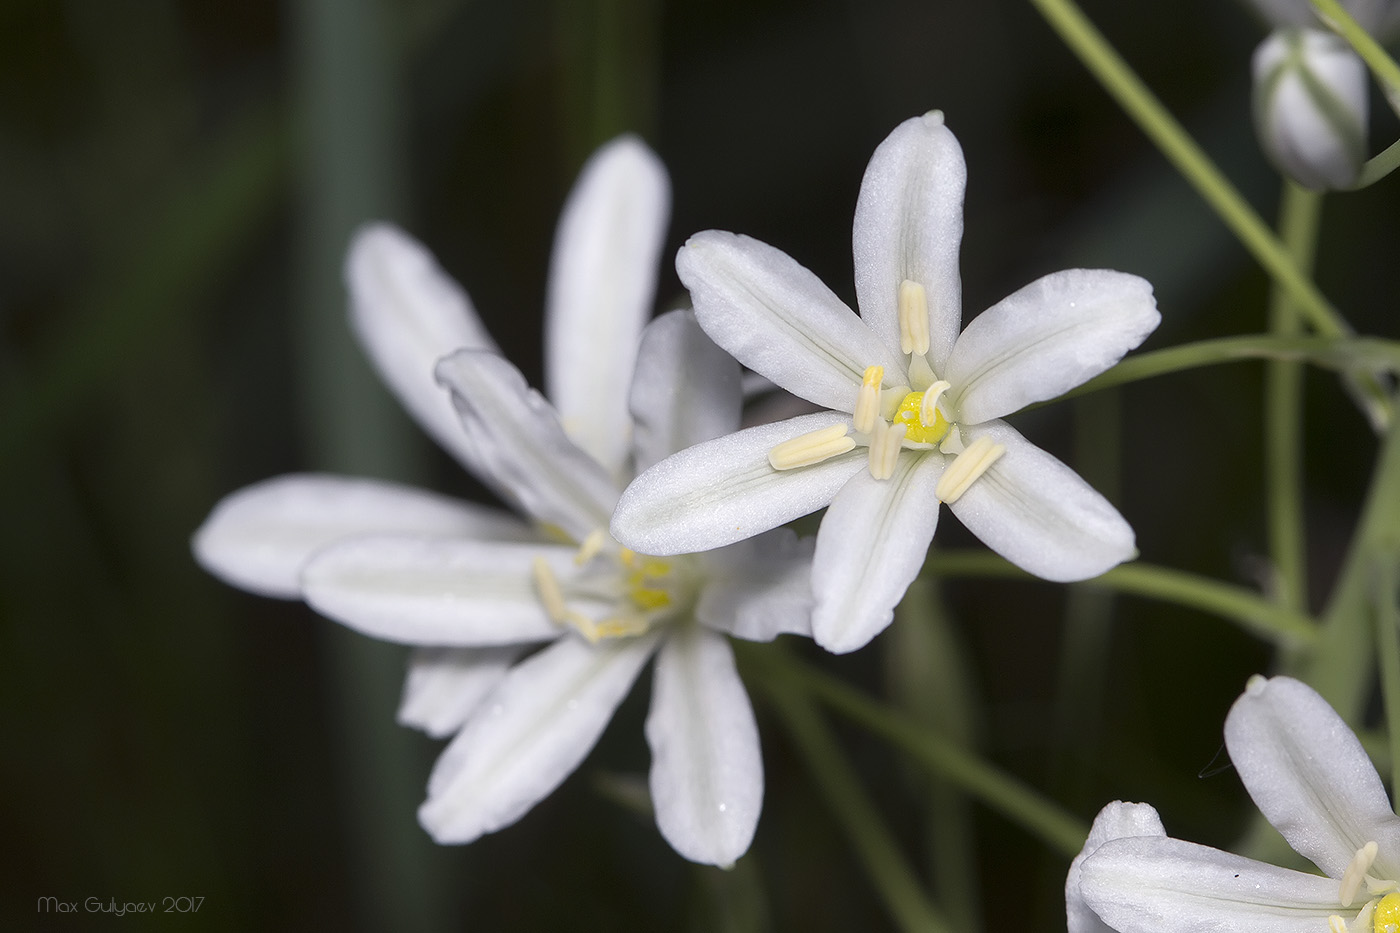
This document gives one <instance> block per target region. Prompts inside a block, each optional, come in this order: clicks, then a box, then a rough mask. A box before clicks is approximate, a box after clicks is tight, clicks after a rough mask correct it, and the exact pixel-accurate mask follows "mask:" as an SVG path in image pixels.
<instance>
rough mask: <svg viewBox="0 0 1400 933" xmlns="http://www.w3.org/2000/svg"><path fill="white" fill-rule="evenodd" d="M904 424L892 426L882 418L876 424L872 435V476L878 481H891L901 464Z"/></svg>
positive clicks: (905, 426) (898, 423)
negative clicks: (895, 470)
mask: <svg viewBox="0 0 1400 933" xmlns="http://www.w3.org/2000/svg"><path fill="white" fill-rule="evenodd" d="M907 427H908V426H907V425H905V424H904V423H903V422H896V423H895V424H890V423H889V422H888V421H886V420H885V419H883V418H881V419H879V420H877V421H876V422H875V430H874V431H872V432H871V434H870V475H871V476H873V477H875V478H876V479H889V478H890V477H891V476H893V475H894V466H895V464H896V463H898V462H899V450H900V448H901V447H902V446H904V432H905V431H906V430H907Z"/></svg>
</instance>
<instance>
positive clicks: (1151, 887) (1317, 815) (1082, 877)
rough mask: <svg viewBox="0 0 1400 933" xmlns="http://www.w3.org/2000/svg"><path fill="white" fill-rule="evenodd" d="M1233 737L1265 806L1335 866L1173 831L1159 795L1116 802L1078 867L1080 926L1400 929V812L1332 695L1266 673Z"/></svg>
mask: <svg viewBox="0 0 1400 933" xmlns="http://www.w3.org/2000/svg"><path fill="white" fill-rule="evenodd" d="M1225 745H1226V747H1227V748H1228V749H1229V752H1230V760H1231V761H1232V762H1234V765H1235V769H1236V771H1238V772H1239V775H1240V780H1242V781H1243V782H1244V786H1245V788H1246V789H1247V790H1248V791H1249V794H1250V796H1251V797H1252V798H1254V802H1255V803H1256V804H1257V805H1258V807H1259V809H1260V811H1261V812H1262V813H1263V814H1264V816H1265V817H1266V818H1267V819H1268V821H1269V822H1270V823H1272V824H1273V825H1274V827H1275V828H1276V829H1278V831H1279V832H1280V833H1282V834H1283V837H1284V838H1285V839H1287V840H1288V843H1289V845H1291V846H1292V847H1293V848H1294V849H1295V850H1297V851H1298V852H1299V853H1300V854H1302V855H1304V856H1306V857H1307V858H1308V859H1309V860H1310V861H1311V862H1312V863H1313V864H1314V865H1316V866H1317V867H1318V868H1319V869H1321V870H1322V871H1323V872H1324V873H1325V877H1324V876H1322V875H1313V874H1308V873H1306V872H1300V871H1294V870H1292V869H1287V868H1279V867H1278V866H1275V865H1270V864H1267V863H1265V862H1258V861H1255V860H1253V859H1248V858H1244V857H1242V856H1238V855H1232V854H1230V853H1228V852H1221V851H1220V850H1218V849H1212V848H1209V847H1207V846H1201V845H1196V844H1194V843H1190V842H1184V841H1182V840H1180V839H1172V838H1170V837H1168V836H1167V835H1166V833H1165V831H1164V830H1163V829H1162V824H1161V821H1160V819H1158V817H1157V813H1156V811H1155V810H1153V809H1152V808H1151V807H1149V806H1147V805H1146V804H1125V803H1112V804H1109V805H1108V806H1107V807H1105V808H1104V810H1103V812H1102V813H1100V814H1099V817H1098V819H1097V820H1095V821H1094V830H1093V832H1091V833H1090V835H1089V840H1088V842H1086V843H1085V845H1084V851H1083V852H1082V853H1080V855H1079V857H1078V858H1076V859H1075V860H1074V864H1073V865H1072V866H1071V868H1070V873H1069V877H1068V879H1067V882H1066V886H1065V898H1066V910H1067V915H1068V920H1069V930H1070V933H1097V931H1102V930H1116V931H1118V933H1195V931H1199V930H1211V931H1214V933H1257V931H1261V930H1267V931H1269V933H1329V931H1330V933H1395V931H1396V930H1397V929H1400V884H1398V883H1400V818H1397V817H1396V815H1395V813H1394V811H1393V810H1392V809H1391V806H1390V803H1389V801H1388V800H1387V798H1386V793H1385V787H1384V786H1383V785H1382V784H1381V779H1380V777H1379V775H1377V774H1376V769H1375V767H1374V766H1373V765H1372V764H1371V760H1370V758H1368V757H1367V755H1366V752H1365V751H1364V750H1363V749H1362V747H1361V743H1360V741H1358V740H1357V738H1356V735H1355V734H1354V733H1353V732H1352V731H1351V730H1350V729H1349V728H1347V726H1346V723H1344V722H1343V721H1342V719H1341V717H1339V716H1338V715H1337V714H1336V712H1335V711H1334V710H1333V709H1332V707H1330V706H1328V705H1327V702H1326V701H1325V700H1323V699H1322V697H1320V696H1318V694H1317V693H1316V692H1314V691H1313V690H1312V688H1310V687H1308V686H1307V685H1305V684H1303V683H1300V682H1299V681H1296V680H1291V679H1289V678H1287V677H1275V678H1273V679H1271V680H1265V679H1264V678H1262V677H1255V678H1253V679H1251V680H1250V682H1249V686H1248V687H1247V688H1246V690H1245V693H1244V695H1243V696H1241V697H1240V698H1239V700H1237V701H1236V702H1235V705H1234V706H1233V707H1232V708H1231V710H1230V715H1229V717H1228V718H1227V719H1226V721H1225Z"/></svg>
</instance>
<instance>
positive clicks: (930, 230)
mask: <svg viewBox="0 0 1400 933" xmlns="http://www.w3.org/2000/svg"><path fill="white" fill-rule="evenodd" d="M965 179H966V168H965V166H964V163H963V156H962V150H961V148H960V147H959V145H958V141H957V139H956V138H955V137H954V136H953V134H952V133H951V132H950V131H949V130H948V128H947V127H946V126H945V125H944V123H943V115H942V114H941V113H938V112H933V113H929V114H926V115H924V116H922V117H916V118H914V119H911V120H907V121H905V122H904V123H902V124H900V126H899V127H897V128H896V129H895V130H894V132H893V133H891V134H890V135H889V137H888V138H887V139H886V140H885V141H884V142H883V143H881V144H880V146H879V147H878V148H877V149H876V151H875V154H874V156H873V157H872V158H871V161H870V165H869V167H868V168H867V169H866V172H865V177H864V180H863V181H862V184H861V191H860V197H859V200H858V202H857V204H856V216H855V236H854V240H855V269H856V295H857V297H858V299H859V302H860V308H861V316H860V317H857V316H856V315H855V314H854V313H852V312H851V310H850V309H849V308H848V307H846V305H845V304H844V303H843V302H842V301H841V300H840V299H839V298H837V297H836V295H835V294H833V293H832V292H831V290H830V289H828V288H827V287H826V286H825V285H823V284H822V283H821V281H819V280H818V279H817V277H816V276H815V275H813V274H812V273H811V272H809V271H808V270H807V269H805V268H803V267H802V266H801V265H799V264H798V263H797V262H796V261H794V260H793V259H791V258H790V257H789V256H787V255H786V254H785V253H782V252H780V251H778V250H776V249H774V248H773V247H771V246H768V245H766V244H763V243H760V242H759V241H757V240H753V239H750V238H748V237H743V236H736V235H734V234H732V233H723V232H720V231H713V230H712V231H707V232H705V233H700V234H697V235H695V236H693V237H691V238H690V240H689V242H687V243H686V245H685V246H684V247H682V249H681V251H680V254H679V255H678V256H677V259H676V268H677V270H678V271H679V273H680V277H681V280H682V281H683V282H684V283H685V285H686V286H687V287H688V288H689V289H690V292H691V298H692V301H693V302H694V304H695V313H696V316H697V317H698V318H699V321H700V325H701V326H702V327H704V328H705V331H706V332H707V333H708V334H709V335H710V337H711V338H713V339H714V341H715V342H716V343H718V344H719V345H720V346H721V347H723V348H724V349H726V350H728V351H729V352H730V353H732V354H733V355H734V356H735V357H736V358H737V359H738V360H739V361H740V362H742V363H744V364H745V365H747V366H749V367H750V368H751V369H753V370H755V371H757V372H759V373H760V374H762V375H764V376H767V377H768V378H769V379H771V380H773V382H775V383H777V384H778V385H779V386H782V387H783V388H785V389H787V390H788V391H790V392H792V393H794V394H796V395H799V396H801V397H803V398H806V399H808V400H809V401H812V402H815V403H816V404H818V405H820V406H822V407H824V408H826V409H828V410H826V411H823V412H820V413H818V414H812V415H805V416H802V417H798V418H793V419H790V420H787V421H783V422H779V423H777V424H771V425H765V426H762V427H757V428H751V429H748V430H746V431H741V432H739V433H737V434H732V435H729V436H727V437H723V438H719V439H717V440H714V441H711V442H709V443H707V444H701V445H699V446H697V447H694V448H691V449H690V450H687V451H684V452H682V453H680V454H677V455H676V456H674V457H670V458H668V459H666V460H664V461H662V462H661V463H660V464H658V465H657V466H655V467H653V468H652V469H650V470H648V471H646V472H645V473H643V474H642V475H641V476H640V477H638V479H637V480H636V481H634V482H633V483H632V485H631V486H630V487H628V489H627V491H626V492H625V493H624V494H623V497H622V500H621V502H620V503H619V504H618V508H617V511H616V513H615V515H614V517H613V526H612V527H613V534H614V535H615V536H616V537H617V539H618V540H619V541H621V542H623V543H624V544H626V545H628V546H629V547H634V548H637V549H638V550H643V551H646V552H648V553H654V554H671V553H683V552H695V551H703V550H705V549H707V548H713V547H718V546H720V545H724V544H729V543H730V542H733V541H737V540H740V539H743V538H746V537H748V536H750V535H753V534H757V533H758V532H761V531H765V530H767V529H769V528H774V527H776V526H778V525H781V524H783V523H784V522H787V521H790V520H792V519H794V518H797V517H798V516H801V515H805V514H806V513H808V512H812V511H815V510H817V509H819V508H821V507H823V506H825V505H827V504H828V503H829V504H830V509H828V511H827V513H826V515H825V517H824V518H823V520H822V525H821V530H820V533H819V534H818V536H817V549H816V556H815V559H814V565H813V590H814V592H815V595H816V599H817V606H816V610H815V613H814V616H813V620H812V629H813V634H814V637H815V638H816V639H817V641H818V642H819V643H821V644H822V645H823V646H824V647H826V648H828V649H829V650H831V651H838V652H841V651H852V650H854V649H856V648H859V647H861V646H862V645H864V644H866V643H867V642H868V641H870V639H871V638H873V637H874V636H875V635H877V634H878V633H879V632H880V631H882V630H883V629H884V628H885V626H887V625H888V624H889V622H890V620H891V618H892V615H893V610H894V606H895V604H896V603H898V602H899V600H900V598H901V597H902V596H903V594H904V591H905V589H906V588H907V587H908V585H909V583H910V581H912V580H913V578H914V577H915V575H917V573H918V571H919V568H920V566H921V565H922V563H923V560H924V555H925V552H926V551H927V549H928V546H929V542H930V540H931V539H932V537H933V533H934V528H935V525H936V524H937V520H938V512H939V503H940V502H946V503H948V505H949V506H950V507H951V508H952V510H953V512H954V513H955V514H956V515H957V516H958V517H959V518H960V519H961V520H962V522H963V523H964V524H965V525H967V526H968V527H969V528H970V529H971V530H972V531H973V532H974V533H975V534H976V535H977V536H978V537H980V538H981V539H982V540H983V541H984V542H985V543H986V544H987V545H988V546H989V547H991V548H992V549H993V550H995V551H997V552H998V553H1000V554H1002V555H1003V556H1004V557H1006V558H1007V559H1008V560H1011V561H1012V562H1013V563H1016V564H1017V565H1019V566H1020V567H1022V568H1024V569H1026V570H1028V571H1030V572H1031V573H1033V574H1036V575H1037V576H1041V577H1044V578H1046V579H1050V580H1062V581H1063V580H1080V579H1084V578H1087V577H1092V576H1096V575H1097V574H1100V573H1102V572H1103V571H1105V570H1107V569H1108V568H1110V567H1112V566H1113V565H1115V564H1117V563H1119V562H1120V561H1123V560H1126V559H1128V558H1129V557H1131V556H1132V555H1133V553H1134V538H1133V532H1132V529H1131V528H1130V527H1129V526H1128V524H1127V523H1126V522H1125V521H1124V520H1123V518H1122V516H1121V515H1119V514H1118V512H1117V510H1115V509H1114V508H1113V506H1112V505H1110V504H1109V503H1108V501H1107V500H1105V499H1104V498H1103V497H1102V496H1100V495H1099V494H1098V493H1097V492H1095V491H1094V490H1093V489H1091V488H1090V487H1089V486H1088V484H1086V483H1085V482H1084V480H1082V479H1081V478H1080V477H1079V476H1078V475H1077V474H1076V473H1074V472H1073V471H1072V470H1070V469H1069V468H1068V467H1066V466H1065V465H1064V464H1062V463H1060V462H1059V461H1058V460H1056V459H1055V458H1053V457H1051V456H1050V455H1049V454H1047V453H1045V452H1044V451H1042V450H1040V449H1039V448H1038V447H1036V446H1034V445H1032V444H1031V443H1029V442H1028V441H1026V440H1025V439H1024V438H1022V437H1021V435H1020V434H1018V433H1017V432H1016V431H1015V430H1014V429H1013V428H1011V427H1010V426H1008V425H1007V424H1005V423H1004V422H1002V421H1001V420H999V419H1000V418H1001V416H1003V415H1006V414H1010V413H1011V412H1014V411H1016V410H1018V409H1020V408H1022V407H1023V406H1025V405H1027V404H1030V403H1032V402H1037V401H1042V400H1045V399H1050V398H1054V397H1055V396H1057V395H1060V394H1061V393H1063V392H1065V391H1066V390H1067V389H1070V388H1073V387H1074V386H1077V385H1079V384H1080V383H1082V382H1084V381H1085V380H1086V379H1089V378H1090V377H1092V376H1094V375H1097V374H1098V373H1100V372H1103V371H1104V370H1105V369H1108V368H1109V367H1110V366H1112V365H1113V364H1114V363H1116V362H1117V361H1118V360H1119V359H1120V358H1121V357H1122V356H1123V354H1124V353H1126V352H1127V351H1128V350H1130V349H1131V348H1133V347H1135V346H1137V345H1138V344H1139V343H1140V342H1141V341H1142V340H1143V339H1144V338H1145V337H1146V336H1147V334H1149V333H1150V332H1151V331H1152V329H1153V328H1155V327H1156V326H1157V323H1158V321H1159V320H1160V316H1159V314H1158V313H1157V310H1156V304H1155V302H1154V301H1153V298H1152V288H1151V286H1150V285H1148V283H1147V282H1145V281H1144V280H1142V279H1140V278H1138V277H1136V276H1132V275H1125V274H1123V273H1120V272H1110V271H1102V270H1084V269H1074V270H1068V271H1065V272H1059V273H1055V274H1053V275H1048V276H1045V277H1044V278H1042V279H1039V280H1037V281H1035V282H1032V283H1031V284H1030V285H1028V286H1026V287H1025V288H1023V289H1021V290H1020V291H1018V292H1016V293H1015V294H1013V295H1011V296H1009V297H1008V298H1006V299H1004V300H1002V301H1001V302H999V303H998V304H996V305H995V306H993V307H992V308H991V309H989V310H987V311H986V312H984V313H983V314H982V315H980V316H979V317H978V318H977V319H975V320H974V321H972V323H970V324H969V325H968V326H967V328H966V329H965V330H963V331H962V332H961V334H959V324H960V321H961V315H962V307H961V280H960V278H959V273H958V247H959V241H960V239H961V237H962V200H963V188H964V184H965Z"/></svg>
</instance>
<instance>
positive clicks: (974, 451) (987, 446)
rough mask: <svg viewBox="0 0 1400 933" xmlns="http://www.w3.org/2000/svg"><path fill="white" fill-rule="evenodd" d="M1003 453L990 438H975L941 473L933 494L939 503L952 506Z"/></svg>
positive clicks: (1004, 451)
mask: <svg viewBox="0 0 1400 933" xmlns="http://www.w3.org/2000/svg"><path fill="white" fill-rule="evenodd" d="M1004 453H1006V448H1005V447H1004V446H1002V445H1001V444H998V443H996V442H994V441H993V440H992V439H991V438H990V437H986V436H985V435H984V436H982V437H979V438H977V440H975V441H973V442H972V443H971V444H970V445H969V446H968V448H967V449H966V450H964V451H963V452H962V453H960V454H958V455H957V457H956V458H954V460H953V462H952V463H951V464H949V466H948V469H946V470H944V471H943V475H942V476H940V477H939V478H938V485H937V486H935V487H934V490H933V494H934V495H935V496H937V497H938V500H939V501H940V502H946V503H948V504H949V505H952V504H953V503H954V502H957V501H958V500H959V499H960V498H962V495H963V493H965V492H967V490H968V488H969V487H970V486H971V485H972V484H973V482H974V481H975V480H976V479H977V478H978V477H979V476H981V475H982V474H983V473H985V472H987V470H989V469H990V468H991V466H992V464H993V463H996V462H997V461H998V460H999V459H1001V455H1002V454H1004Z"/></svg>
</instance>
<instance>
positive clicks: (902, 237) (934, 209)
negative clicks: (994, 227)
mask: <svg viewBox="0 0 1400 933" xmlns="http://www.w3.org/2000/svg"><path fill="white" fill-rule="evenodd" d="M966 185H967V165H966V163H964V162H963V154H962V147H961V146H959V145H958V141H957V138H956V137H954V136H953V134H952V132H951V131H949V129H948V127H946V126H944V125H943V114H942V113H939V112H938V111H934V112H932V113H926V114H924V115H923V116H921V117H914V118H913V119H910V120H905V121H904V122H903V123H901V124H900V125H899V126H897V127H895V130H894V132H893V133H891V134H890V135H889V136H888V137H886V138H885V141H884V142H882V143H880V145H879V147H877V148H876V150H875V154H874V155H873V156H871V158H870V165H869V166H868V167H867V168H866V170H865V177H864V178H863V179H862V180H861V184H860V197H859V199H857V201H856V221H855V237H854V239H855V269H856V298H857V300H858V301H859V303H860V314H861V317H862V318H864V319H865V321H866V323H868V324H869V325H870V326H871V327H873V328H874V329H875V331H876V332H877V333H879V334H880V336H881V337H883V338H884V340H885V343H887V344H889V345H890V346H891V347H893V348H895V349H896V350H897V349H898V348H899V346H900V342H899V337H900V328H899V318H898V297H899V287H900V284H901V283H902V282H904V281H906V280H907V281H911V282H917V283H918V284H919V285H922V286H923V289H924V294H925V296H926V297H927V300H928V320H929V350H928V356H929V359H931V360H932V361H933V365H934V368H935V370H937V371H938V372H939V374H940V375H941V374H942V364H943V361H944V360H946V359H947V358H948V353H949V351H950V350H951V349H952V348H953V341H954V340H956V339H957V336H958V328H959V327H960V326H961V323H962V278H961V276H960V275H959V273H958V247H959V245H960V244H961V243H962V232H963V189H964V188H965V187H966Z"/></svg>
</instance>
